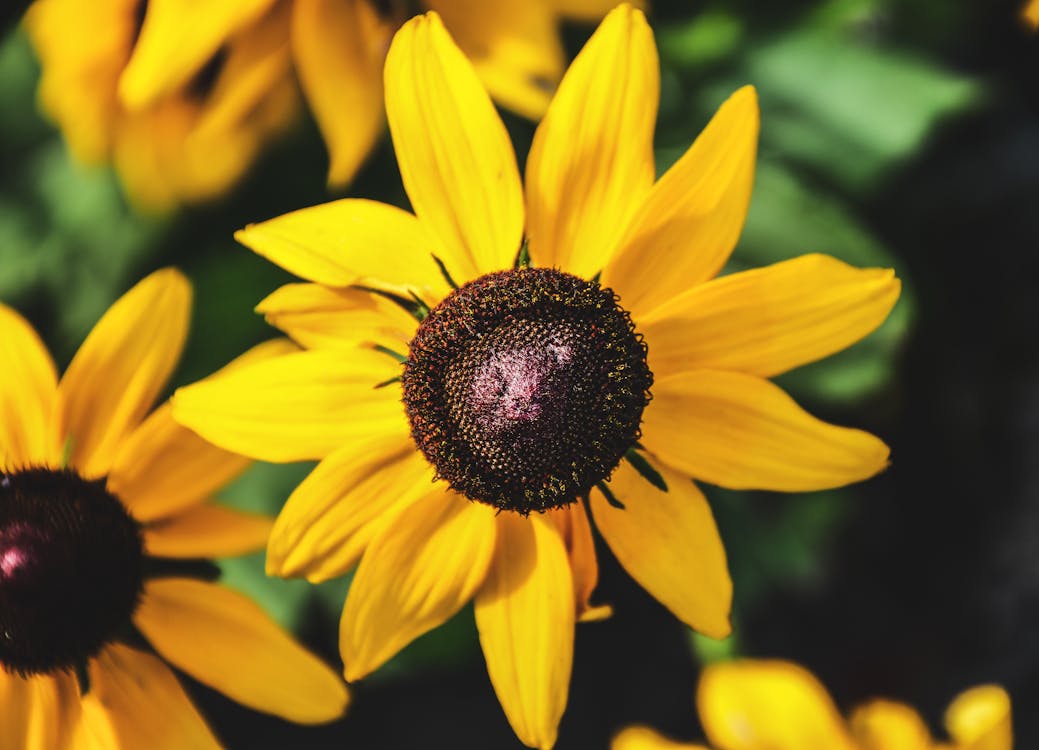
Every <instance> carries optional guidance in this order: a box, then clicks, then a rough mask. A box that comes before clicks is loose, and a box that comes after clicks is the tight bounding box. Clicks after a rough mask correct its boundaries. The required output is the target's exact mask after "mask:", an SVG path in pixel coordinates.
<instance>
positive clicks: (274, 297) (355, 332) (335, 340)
mask: <svg viewBox="0 0 1039 750" xmlns="http://www.w3.org/2000/svg"><path fill="white" fill-rule="evenodd" d="M256 312H258V313H260V314H261V315H263V316H264V318H265V319H266V321H267V322H268V323H270V324H271V325H272V326H275V327H277V328H280V329H281V330H282V331H284V332H285V333H286V334H288V335H289V336H291V337H292V338H293V339H294V340H295V341H297V342H299V344H300V346H303V347H306V348H307V349H355V348H357V347H358V346H361V345H364V344H369V345H370V344H379V345H381V346H385V347H387V348H389V349H392V350H393V351H397V352H401V353H405V352H407V351H408V342H410V341H411V339H412V338H413V337H414V335H415V330H416V328H417V327H418V321H416V320H415V318H414V317H412V316H411V315H410V314H409V313H408V312H407V311H406V310H404V309H403V308H402V307H401V306H400V305H398V304H396V303H394V302H391V301H390V300H388V299H386V298H385V297H383V296H381V295H378V294H372V293H371V292H368V291H365V290H364V289H330V288H329V287H326V286H322V285H321V284H286V285H285V286H283V287H281V288H279V289H277V290H275V291H274V292H273V293H272V294H270V295H269V296H268V297H267V298H266V299H264V300H263V301H262V302H260V304H259V305H257V306H256Z"/></svg>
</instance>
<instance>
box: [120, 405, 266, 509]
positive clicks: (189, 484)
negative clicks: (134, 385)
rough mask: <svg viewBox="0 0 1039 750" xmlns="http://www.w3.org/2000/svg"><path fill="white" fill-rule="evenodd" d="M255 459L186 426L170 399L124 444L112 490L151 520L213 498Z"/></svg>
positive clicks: (128, 504)
mask: <svg viewBox="0 0 1039 750" xmlns="http://www.w3.org/2000/svg"><path fill="white" fill-rule="evenodd" d="M250 463H251V462H250V460H249V459H248V458H245V457H244V456H239V455H238V454H236V453H230V452H228V451H225V450H222V449H220V448H217V447H216V446H215V445H213V444H212V443H208V442H206V441H205V440H203V439H202V438H200V437H199V436H198V435H196V434H195V433H194V432H192V431H191V430H189V429H187V428H186V427H181V426H180V425H179V424H177V423H176V422H174V421H173V410H172V408H171V407H170V405H169V404H168V403H166V404H163V405H162V406H161V407H159V408H158V409H157V410H156V411H154V412H153V413H152V414H151V415H150V416H149V417H148V418H147V419H146V420H145V421H144V422H143V423H142V424H141V425H140V426H139V427H138V428H137V429H136V430H134V432H133V433H132V434H131V435H130V437H129V439H127V440H126V441H125V442H124V443H123V446H122V448H121V450H120V451H119V452H118V453H117V454H116V459H115V462H114V463H113V464H112V470H111V472H110V473H109V475H108V489H109V491H111V492H112V493H114V494H115V495H116V496H117V497H119V499H120V500H122V501H123V502H124V503H125V504H126V506H127V508H129V509H130V512H131V513H132V514H133V516H134V518H136V519H137V520H138V521H151V520H154V519H156V518H160V517H162V516H167V515H169V514H171V513H176V512H179V511H181V510H184V509H186V508H188V507H190V506H192V505H195V504H197V503H201V502H202V501H204V500H206V499H208V498H209V496H210V495H212V494H213V493H214V492H216V491H217V490H219V489H221V488H223V487H224V486H226V485H227V484H228V483H230V482H231V480H233V479H234V478H235V477H237V476H238V475H239V474H241V473H242V472H243V471H245V470H246V468H248V466H249V464H250Z"/></svg>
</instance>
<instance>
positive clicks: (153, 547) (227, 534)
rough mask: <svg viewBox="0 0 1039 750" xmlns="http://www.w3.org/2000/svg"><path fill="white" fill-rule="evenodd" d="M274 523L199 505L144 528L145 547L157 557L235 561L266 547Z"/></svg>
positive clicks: (227, 509) (235, 511) (254, 516)
mask: <svg viewBox="0 0 1039 750" xmlns="http://www.w3.org/2000/svg"><path fill="white" fill-rule="evenodd" d="M273 525H274V519H273V518H271V517H270V516H265V515H262V514H259V513H247V512H245V511H241V510H234V509H233V508H225V507H223V506H220V505H200V506H198V507H197V508H191V509H189V510H187V511H184V512H183V513H179V514H177V515H175V516H170V517H169V518H161V519H158V520H157V521H154V522H152V523H150V524H147V525H146V526H145V527H144V547H145V549H146V550H147V552H148V554H149V555H153V556H157V557H204V558H216V557H234V556H236V555H244V554H247V553H249V552H255V551H256V550H258V549H262V548H263V547H264V546H266V544H267V538H268V536H270V533H271V527H272V526H273Z"/></svg>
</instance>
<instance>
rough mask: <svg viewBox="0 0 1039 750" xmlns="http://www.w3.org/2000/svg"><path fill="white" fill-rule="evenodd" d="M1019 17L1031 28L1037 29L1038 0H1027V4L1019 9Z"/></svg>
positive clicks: (1038, 27) (1038, 16) (1038, 19)
mask: <svg viewBox="0 0 1039 750" xmlns="http://www.w3.org/2000/svg"><path fill="white" fill-rule="evenodd" d="M1021 18H1022V19H1023V20H1024V22H1025V23H1027V24H1028V25H1029V26H1031V27H1032V29H1033V30H1035V29H1039V0H1028V4H1027V5H1026V6H1025V7H1024V8H1023V9H1022V10H1021Z"/></svg>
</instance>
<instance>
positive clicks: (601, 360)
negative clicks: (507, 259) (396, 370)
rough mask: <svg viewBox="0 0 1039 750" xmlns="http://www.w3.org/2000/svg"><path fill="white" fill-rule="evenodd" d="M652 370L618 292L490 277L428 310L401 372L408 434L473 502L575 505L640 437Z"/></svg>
mask: <svg viewBox="0 0 1039 750" xmlns="http://www.w3.org/2000/svg"><path fill="white" fill-rule="evenodd" d="M652 380H653V378H652V374H651V373H650V371H649V368H648V366H647V364H646V346H645V344H644V343H643V341H642V339H641V337H640V336H639V335H638V334H637V333H636V332H635V329H634V325H633V324H632V322H631V318H630V316H629V315H628V313H627V312H625V311H624V310H623V309H622V308H620V307H619V306H618V304H617V300H616V297H615V295H614V294H613V292H612V291H610V290H609V289H603V288H601V287H600V286H599V285H598V284H596V283H594V282H589V281H584V280H582V279H579V278H577V277H576V276H571V275H570V274H567V273H563V272H560V271H555V270H551V269H543V268H533V269H517V270H513V271H502V272H498V273H492V274H488V275H486V276H482V277H480V278H479V279H477V280H475V281H473V282H470V283H469V284H466V285H465V286H463V287H462V288H461V289H459V290H457V291H456V292H454V293H453V294H451V295H450V296H449V297H447V298H446V299H445V300H444V301H443V302H442V303H441V304H440V305H439V306H438V307H436V308H435V309H434V310H432V311H431V312H430V314H429V315H428V316H427V317H426V319H425V320H424V321H423V322H422V325H421V326H420V327H419V330H418V332H417V333H416V335H415V338H414V339H413V340H412V342H411V345H410V352H409V355H408V359H407V362H406V363H405V367H404V374H403V376H402V378H401V381H402V385H403V389H404V404H405V408H406V410H407V414H408V419H409V421H410V423H411V432H412V436H413V438H414V439H415V442H416V444H417V445H418V447H419V448H420V449H421V450H422V452H423V454H424V455H425V456H426V458H427V459H428V460H429V461H430V463H432V464H433V466H434V468H435V469H436V471H437V474H438V476H440V477H441V478H443V479H445V480H446V481H447V482H448V483H450V485H451V487H452V488H453V489H455V490H456V491H458V492H461V493H463V494H464V495H466V496H467V497H469V498H471V499H473V500H479V501H480V502H484V503H488V504H490V505H493V506H495V507H497V508H500V509H502V510H513V511H517V512H519V513H523V514H527V513H530V512H531V511H545V510H548V509H550V508H556V507H560V506H562V505H566V504H568V503H571V502H573V501H574V500H576V499H577V498H578V497H581V496H583V495H586V494H587V493H588V491H589V490H590V489H591V488H592V487H593V486H594V485H595V484H596V483H597V482H599V481H601V480H603V479H605V478H606V477H607V476H609V474H610V472H611V471H613V469H614V468H615V467H616V466H617V463H618V462H619V461H620V459H621V457H623V455H624V454H625V452H626V451H627V450H628V449H629V448H630V447H631V446H632V445H633V444H634V443H635V441H636V440H637V439H638V435H639V423H640V421H641V418H642V411H643V409H644V408H645V405H646V403H647V401H648V399H649V387H650V385H652Z"/></svg>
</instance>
